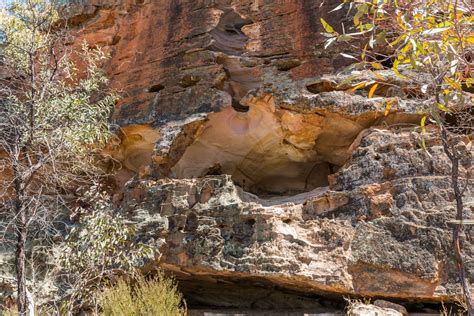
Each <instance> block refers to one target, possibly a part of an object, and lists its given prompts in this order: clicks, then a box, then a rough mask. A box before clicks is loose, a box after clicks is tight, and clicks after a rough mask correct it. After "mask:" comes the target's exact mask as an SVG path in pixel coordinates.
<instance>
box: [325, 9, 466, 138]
mask: <svg viewBox="0 0 474 316" xmlns="http://www.w3.org/2000/svg"><path fill="white" fill-rule="evenodd" d="M343 8H348V10H349V11H348V12H349V13H350V12H352V13H353V25H352V26H350V27H349V31H346V30H345V29H346V27H343V28H342V31H341V32H337V31H335V30H334V28H333V27H332V26H330V25H329V24H328V23H327V22H326V21H325V20H324V19H321V23H322V24H323V27H324V29H325V31H326V32H325V33H324V35H325V36H327V37H328V39H327V40H326V47H329V46H330V45H332V44H333V43H335V42H346V43H348V44H349V45H350V47H352V48H353V49H352V51H360V52H361V53H360V55H354V54H348V53H343V54H342V55H343V56H344V57H347V58H351V59H353V60H355V61H356V62H355V63H354V64H353V65H351V66H350V67H351V68H370V69H373V70H381V69H389V70H391V71H393V73H394V74H395V75H397V76H398V77H399V78H400V79H401V80H403V81H405V82H406V83H407V84H410V85H412V86H413V88H414V89H412V90H414V91H417V95H416V97H418V98H426V99H433V100H432V101H433V102H431V106H429V107H428V108H425V109H420V112H421V113H423V114H425V115H426V117H428V118H429V119H430V120H433V121H434V122H436V123H437V124H438V125H439V124H443V119H444V117H445V114H444V113H446V112H450V111H451V112H454V111H459V110H462V109H463V108H465V107H466V103H468V102H469V101H470V100H469V99H466V97H465V95H464V94H463V91H462V89H463V87H467V88H470V87H471V86H472V85H474V78H472V71H473V68H472V64H471V61H470V58H472V49H473V44H474V31H473V29H474V28H473V27H474V15H473V12H472V6H471V5H470V4H469V3H467V2H466V3H464V2H463V1H462V0H455V1H452V0H417V1H405V0H360V1H352V0H346V1H345V2H344V3H342V4H341V5H339V6H338V7H336V8H335V9H334V10H333V11H337V10H341V9H343ZM354 42H357V43H359V44H357V45H356V44H354ZM406 70H408V71H406ZM426 76H429V77H428V78H426ZM422 78H423V79H422ZM383 84H385V83H384V82H383V81H382V80H380V81H377V82H375V83H374V82H370V83H365V82H364V83H361V85H360V86H359V87H358V88H363V87H365V86H370V85H372V89H371V92H372V94H373V93H374V92H375V90H376V89H377V88H378V86H379V87H380V85H383ZM399 88H402V87H399ZM424 120H426V118H425V119H424ZM422 123H423V124H421V125H422V130H423V131H424V123H425V121H422Z"/></svg>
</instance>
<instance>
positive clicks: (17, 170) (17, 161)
mask: <svg viewBox="0 0 474 316" xmlns="http://www.w3.org/2000/svg"><path fill="white" fill-rule="evenodd" d="M0 10H1V11H0V33H1V34H2V45H1V49H0V171H1V173H2V176H0V219H1V220H0V224H1V229H2V235H0V238H2V243H3V244H6V243H9V244H10V245H12V247H13V248H15V255H14V257H15V271H16V287H17V308H18V312H19V314H20V315H25V314H26V313H27V311H28V310H29V311H30V312H32V310H33V309H34V298H33V296H34V295H32V288H33V287H34V284H33V283H32V282H34V281H35V280H34V278H35V273H37V270H36V269H38V267H39V266H40V265H41V264H43V265H44V262H45V261H47V260H49V256H50V255H51V247H49V245H52V244H54V243H55V242H57V241H58V240H59V239H61V238H62V233H61V231H62V229H63V228H64V227H62V226H61V225H64V223H63V219H65V218H67V216H65V214H68V212H69V213H70V214H72V213H73V212H74V210H76V209H78V205H77V190H78V188H81V187H83V186H87V185H89V184H90V183H91V182H93V181H94V180H96V179H97V177H98V176H100V175H101V174H103V171H102V170H101V169H100V168H99V167H96V166H97V161H96V158H97V155H96V154H97V152H98V151H99V150H100V149H101V148H102V147H103V146H104V145H105V143H106V142H107V140H108V138H109V137H110V134H109V118H110V113H111V109H112V107H113V104H114V103H115V101H116V99H117V96H116V94H115V93H113V92H111V91H110V90H108V89H107V88H106V86H107V84H108V79H107V77H106V76H105V74H104V72H103V71H102V70H101V63H102V62H104V61H105V60H106V59H107V54H106V53H105V52H104V51H103V50H101V49H97V48H95V49H91V48H90V47H89V46H88V45H87V44H86V43H84V44H83V45H82V47H80V48H79V49H76V50H74V48H73V46H68V43H70V42H71V41H70V38H69V33H68V31H67V28H66V22H65V21H66V20H65V19H63V18H62V17H61V14H60V13H59V11H58V7H57V6H56V5H55V4H54V3H52V2H50V1H48V0H23V1H12V2H11V3H9V4H8V6H7V7H6V8H3V9H0Z"/></svg>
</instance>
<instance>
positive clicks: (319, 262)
mask: <svg viewBox="0 0 474 316" xmlns="http://www.w3.org/2000/svg"><path fill="white" fill-rule="evenodd" d="M337 4H339V1H336V0H334V1H333V0H330V1H325V2H324V3H322V2H321V1H319V0H315V1H311V0H277V1H265V0H234V1H219V0H216V1H211V0H206V1H205V0H201V1H194V0H166V1H165V0H155V1H152V0H136V1H131V0H123V1H106V0H104V1H94V0H91V1H89V2H88V4H87V5H80V6H77V7H75V8H74V12H75V15H74V18H72V22H73V23H74V24H75V25H76V30H77V32H78V42H79V41H81V40H83V39H86V40H87V41H88V42H89V43H90V44H92V45H102V46H104V47H106V48H107V49H108V50H109V51H110V52H111V55H112V59H111V61H110V62H109V64H108V65H107V71H108V73H109V75H110V77H111V82H112V85H113V87H114V88H116V89H118V90H120V91H121V92H122V95H123V99H122V100H121V101H120V102H119V103H118V104H117V106H116V109H115V113H114V122H115V123H116V124H117V126H118V127H119V129H118V135H119V138H120V140H119V141H118V142H117V143H116V144H114V145H113V146H111V148H110V153H111V155H112V156H113V157H114V159H115V160H116V162H118V164H117V165H119V166H120V167H119V168H117V170H116V179H117V193H116V195H115V197H114V201H115V203H116V205H117V207H118V211H119V212H122V213H123V214H126V215H127V216H128V217H129V218H130V219H132V220H134V221H135V222H136V223H137V224H138V225H139V227H140V230H139V237H140V238H141V239H142V240H145V241H146V242H148V243H150V244H152V245H154V247H155V249H156V250H157V253H156V262H160V263H161V264H162V266H164V267H166V268H167V269H168V270H171V271H174V272H175V273H176V275H177V276H178V278H180V279H181V280H183V284H185V286H184V287H183V291H184V292H185V294H186V295H187V297H188V298H189V299H190V300H191V301H193V302H196V303H197V304H210V305H216V304H219V301H218V300H216V299H215V293H220V291H219V284H225V286H223V287H222V289H227V290H226V291H223V292H222V293H221V294H222V297H221V298H220V301H221V302H223V303H222V304H223V305H224V306H247V307H252V306H263V305H265V304H267V305H268V306H273V307H275V306H280V305H278V304H283V305H284V303H285V302H283V301H284V300H282V299H281V297H278V296H275V297H273V299H272V295H270V294H268V291H261V292H258V291H257V292H252V293H261V297H260V296H258V295H257V294H255V296H254V297H253V298H254V300H253V301H252V297H245V298H244V297H242V298H241V299H240V300H239V299H237V298H236V297H235V295H232V293H230V292H231V291H232V290H231V289H232V286H233V285H236V284H242V283H245V284H250V285H253V286H255V287H261V286H264V287H265V286H266V288H272V287H277V288H280V289H285V290H288V291H296V292H298V293H300V294H301V293H305V294H311V293H312V294H318V295H341V294H344V295H363V296H383V297H389V298H401V299H415V300H428V301H439V300H441V299H450V298H451V299H452V298H453V296H454V295H455V294H456V293H459V287H458V286H457V280H456V279H457V276H456V269H455V265H454V263H453V259H452V257H451V256H450V252H451V246H450V231H451V227H450V226H449V224H448V223H447V222H448V220H449V219H450V218H453V217H454V204H453V195H452V193H451V189H450V182H449V181H450V180H449V179H450V178H449V162H448V160H447V158H446V157H445V156H444V154H443V153H442V150H441V146H440V143H439V140H438V139H437V138H436V135H435V134H433V135H430V136H429V137H428V136H427V137H428V138H429V141H428V142H429V143H430V152H431V156H430V155H428V154H427V153H426V152H425V151H424V150H423V149H421V148H420V147H419V145H418V143H419V139H420V135H419V134H417V133H414V132H413V126H415V125H416V124H418V122H419V115H418V114H417V113H418V110H419V109H420V107H421V106H422V104H421V101H419V100H417V99H414V98H412V97H411V96H412V94H413V91H411V90H410V89H411V88H409V83H407V82H404V81H403V80H401V79H399V78H397V77H394V76H393V75H391V74H390V73H389V72H384V71H378V72H377V73H376V74H375V73H373V72H369V71H357V72H352V73H346V74H344V75H334V74H331V73H333V72H334V71H335V70H338V69H341V68H342V67H343V66H344V65H346V64H347V60H344V58H343V57H342V56H341V55H340V54H339V52H341V51H343V50H345V49H346V48H345V47H343V46H341V45H340V44H337V45H335V46H333V47H331V49H329V50H325V49H323V47H322V42H323V37H322V36H321V35H320V32H321V31H323V30H322V27H321V25H320V23H319V18H320V17H324V19H326V20H328V21H330V22H331V24H332V25H335V26H336V28H337V27H339V26H340V24H341V23H343V22H344V13H343V12H342V11H338V12H340V13H334V12H333V13H330V11H331V9H332V8H333V7H334V6H336V5H337ZM375 79H376V80H377V81H378V82H379V88H378V89H377V91H376V93H375V97H374V98H371V99H368V98H367V90H359V91H357V92H353V91H352V90H351V89H352V88H353V87H354V86H355V85H356V84H357V83H358V82H360V81H362V80H366V81H370V80H375ZM391 84H397V85H400V86H402V87H404V88H403V89H402V91H398V92H396V91H393V89H391V88H390V85H391ZM405 88H406V89H405ZM367 89H370V86H369V87H367ZM386 101H390V102H391V104H393V106H392V109H391V110H390V111H386V113H384V109H382V108H381V107H380V104H382V103H383V102H386ZM459 146H460V148H462V149H463V151H464V153H465V159H464V160H463V163H462V171H463V172H466V171H467V170H469V169H472V154H473V151H472V146H471V140H470V139H469V137H465V136H460V137H459ZM130 179H132V180H130ZM129 180H130V181H129ZM127 181H128V182H127ZM472 191H473V188H472V185H469V186H468V187H467V189H466V194H465V198H466V200H465V202H466V203H465V205H466V214H465V215H466V217H469V216H472V215H471V214H472V209H473V207H474V204H473V203H474V200H473V197H472ZM473 237H474V236H473V235H472V230H471V231H469V232H468V234H467V235H466V236H464V238H465V239H464V244H465V255H466V267H467V270H468V276H469V278H470V280H471V282H472V281H473V280H474V249H473V243H472V240H473ZM153 264H154V263H150V265H151V266H152V265H153ZM199 282H207V283H206V284H213V286H212V287H209V289H211V288H212V289H213V290H212V291H211V290H209V291H208V292H206V291H205V289H203V288H201V287H199V286H198V284H199ZM229 291H230V292H229ZM224 292H225V293H227V295H228V296H227V298H225V295H224V294H225V293H224ZM250 296H253V294H252V295H250ZM245 304H247V305H245ZM252 304H253V305H252ZM262 304H263V305H262ZM294 304H295V305H293V306H297V305H298V304H297V303H294ZM268 306H267V307H268Z"/></svg>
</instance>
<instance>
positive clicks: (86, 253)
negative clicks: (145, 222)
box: [59, 189, 153, 304]
mask: <svg viewBox="0 0 474 316" xmlns="http://www.w3.org/2000/svg"><path fill="white" fill-rule="evenodd" d="M85 199H87V200H88V204H89V207H90V208H91V209H92V210H93V213H92V214H89V215H86V216H83V217H82V219H81V222H80V223H78V225H77V226H76V227H74V228H72V230H71V231H70V233H69V235H68V236H67V237H66V243H65V244H64V245H63V247H61V248H60V250H59V251H60V254H61V255H60V262H61V266H62V267H63V268H64V271H63V275H64V276H65V278H64V281H65V282H66V283H67V284H68V286H69V288H70V290H69V293H68V295H67V296H66V298H67V299H68V300H69V301H71V303H74V302H73V301H74V300H77V299H80V300H81V301H82V302H81V303H82V304H84V303H89V302H86V301H88V300H90V299H91V298H92V297H93V294H94V293H95V291H96V290H97V288H99V287H100V286H102V283H103V282H104V280H106V279H109V278H111V277H113V276H114V275H117V274H119V275H120V274H131V275H133V274H134V273H135V268H136V267H139V266H142V265H144V260H145V259H146V258H150V257H152V255H153V250H152V249H151V248H150V247H147V246H146V245H145V244H143V243H141V242H139V241H137V240H135V238H134V237H135V226H134V225H133V223H126V222H125V220H124V219H123V218H122V217H121V216H120V215H113V214H112V206H111V205H110V203H109V202H108V198H107V197H106V195H105V194H101V193H98V190H97V189H93V190H91V191H89V192H88V193H87V194H86V197H85ZM77 212H79V213H81V212H87V210H85V209H82V210H80V209H79V210H77Z"/></svg>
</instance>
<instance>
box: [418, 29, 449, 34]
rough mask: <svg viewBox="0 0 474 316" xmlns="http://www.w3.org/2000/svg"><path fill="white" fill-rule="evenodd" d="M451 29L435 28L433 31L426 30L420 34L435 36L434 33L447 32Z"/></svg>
mask: <svg viewBox="0 0 474 316" xmlns="http://www.w3.org/2000/svg"><path fill="white" fill-rule="evenodd" d="M450 28H451V27H437V28H434V29H429V30H426V31H423V32H422V33H421V34H423V35H433V34H436V33H441V32H444V31H446V30H449V29H450Z"/></svg>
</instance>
